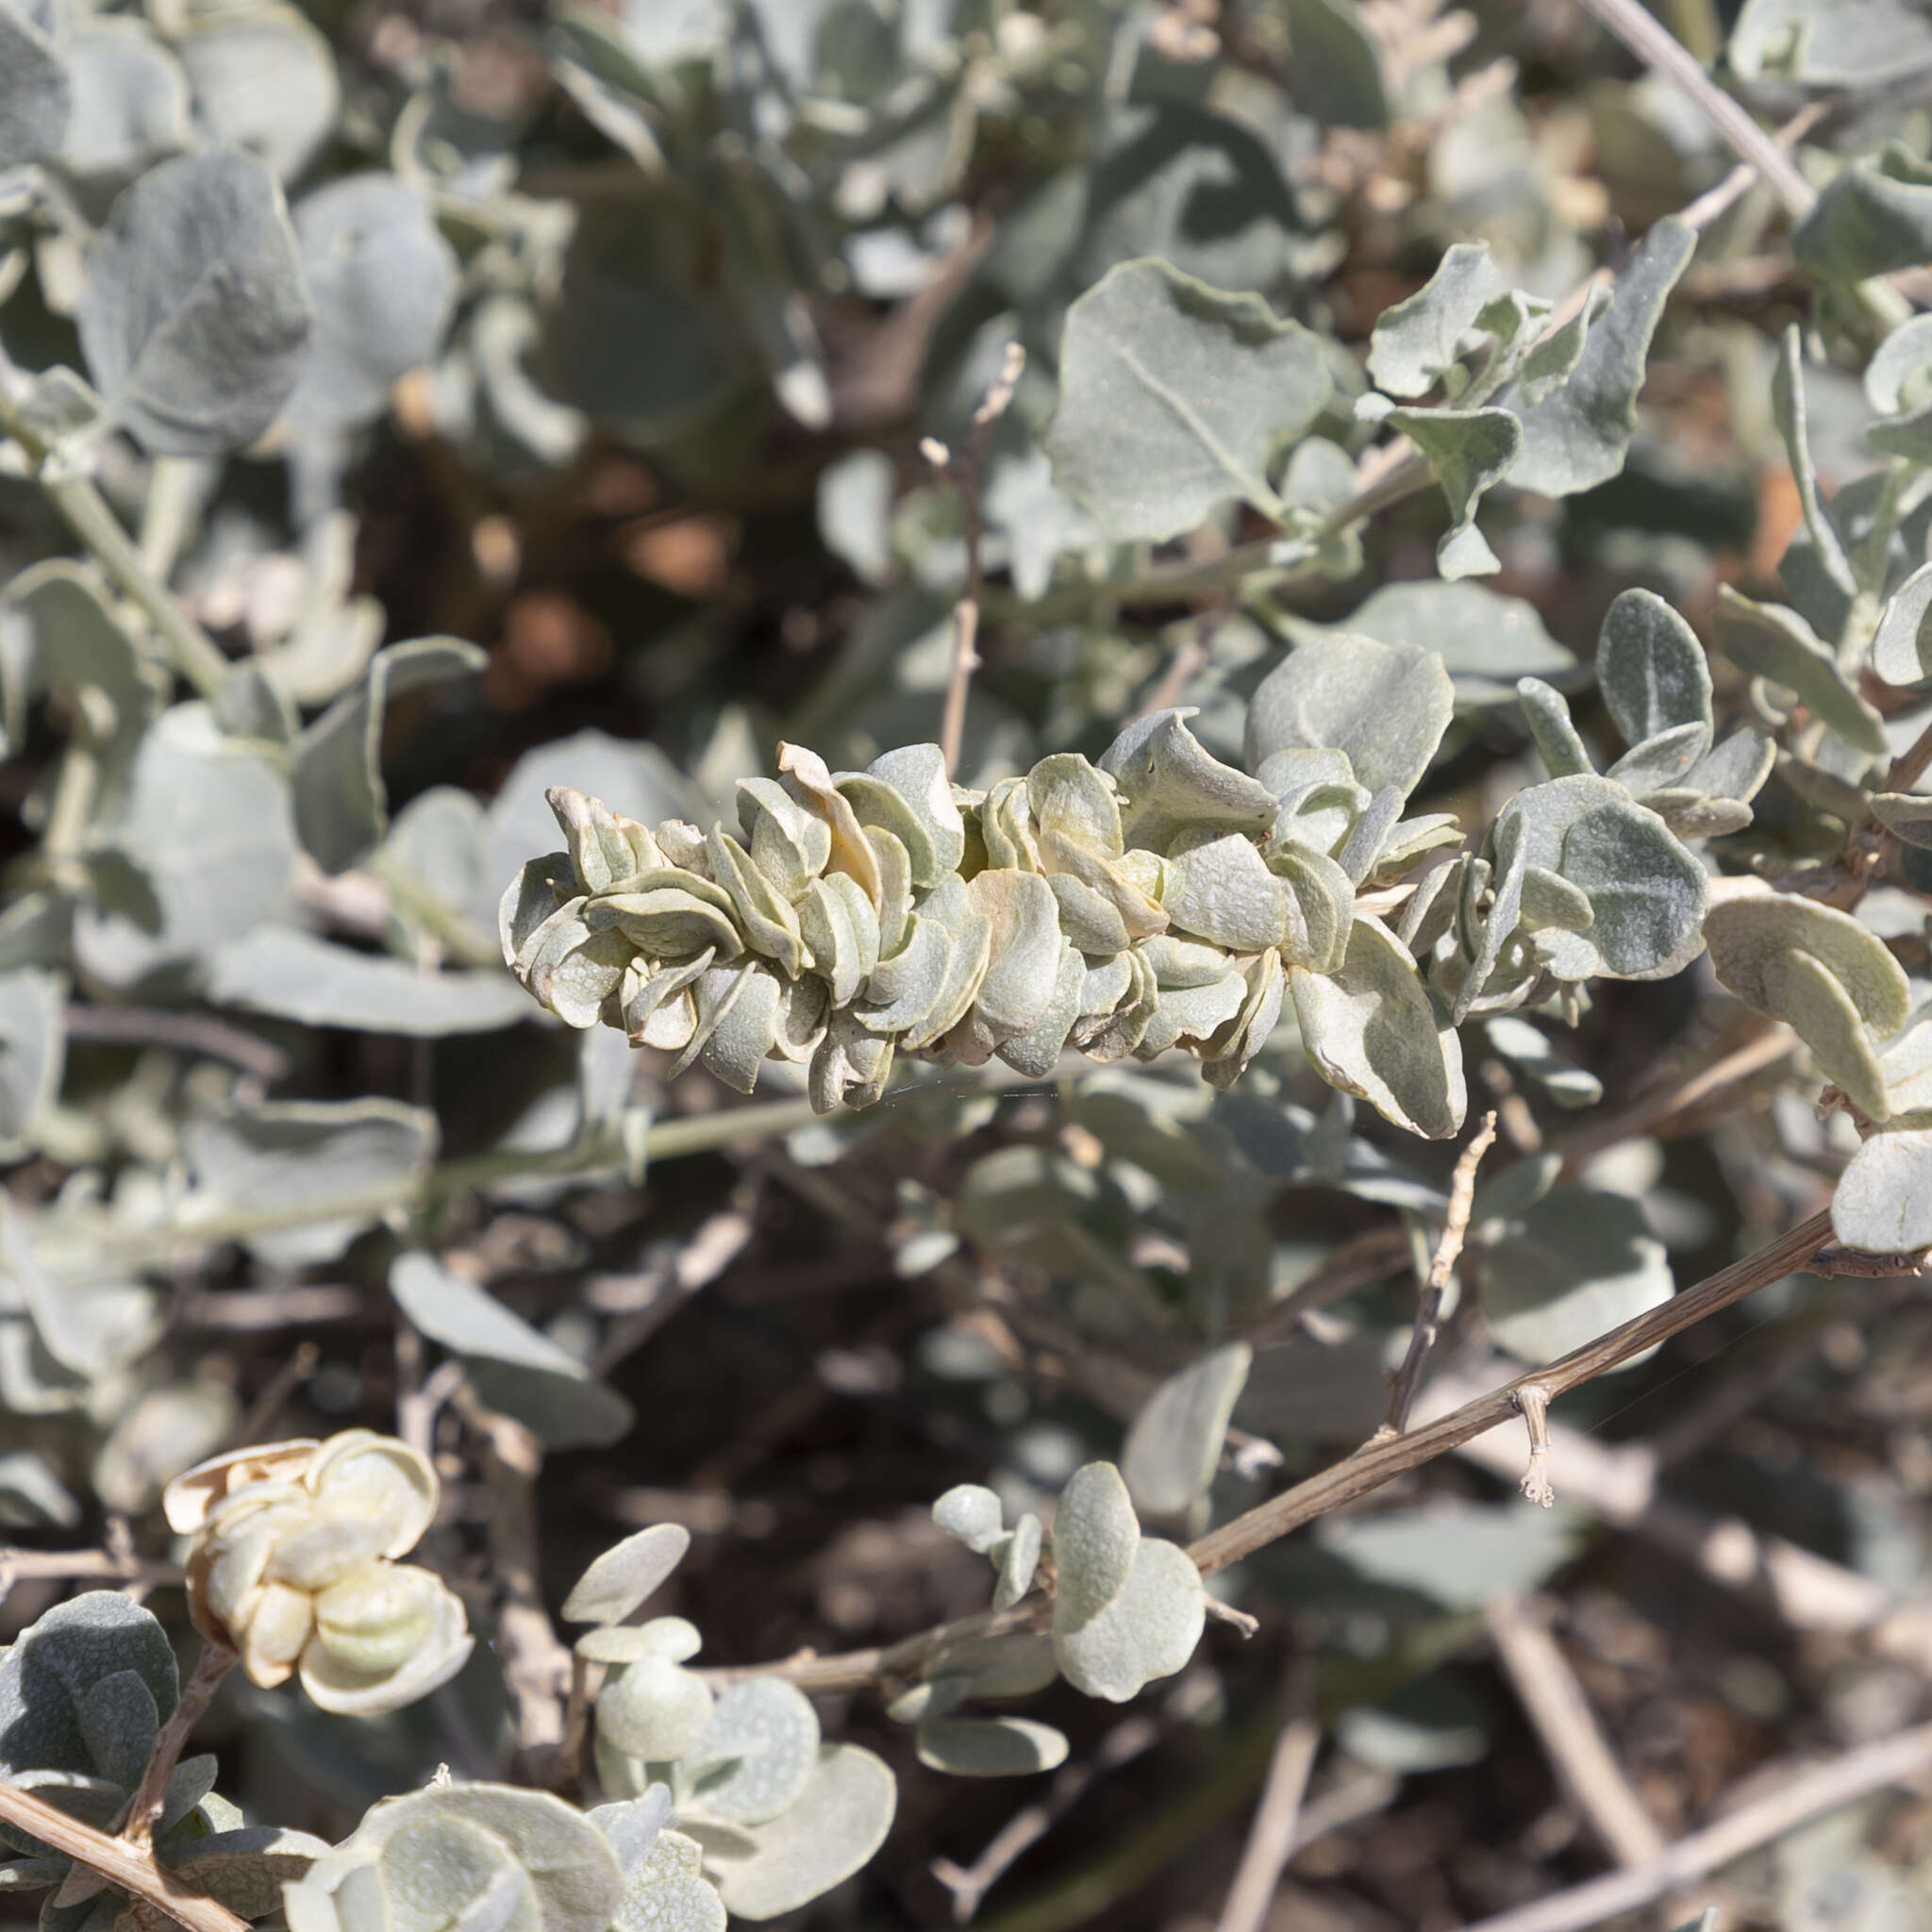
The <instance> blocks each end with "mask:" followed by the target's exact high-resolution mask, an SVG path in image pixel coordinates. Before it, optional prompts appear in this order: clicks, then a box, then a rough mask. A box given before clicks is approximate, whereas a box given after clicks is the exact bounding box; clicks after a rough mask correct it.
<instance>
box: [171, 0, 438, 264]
mask: <svg viewBox="0 0 1932 1932" xmlns="http://www.w3.org/2000/svg"><path fill="white" fill-rule="evenodd" d="M175 52H176V53H177V54H178V55H179V57H180V59H181V64H182V65H183V66H184V67H185V68H186V69H187V70H188V80H189V85H190V86H191V87H192V89H193V91H194V105H195V107H196V108H197V109H198V110H199V112H200V115H201V118H202V120H203V121H204V122H205V123H206V124H207V125H208V128H209V130H210V131H211V132H212V134H213V135H214V138H215V140H216V141H217V142H219V143H220V145H221V146H223V147H225V148H232V149H235V150H238V151H239V152H241V153H242V154H246V155H252V156H253V157H254V158H256V159H257V160H258V161H260V162H262V163H263V164H264V165H265V166H267V167H268V168H269V169H270V170H272V171H273V173H274V174H275V176H276V177H277V178H278V179H280V180H283V181H288V180H291V179H292V178H293V177H294V176H295V175H298V174H300V173H301V171H302V167H303V164H304V163H305V162H307V161H308V158H309V157H310V156H311V155H312V154H313V153H314V152H315V150H316V149H317V148H318V147H319V146H320V145H321V144H322V142H324V141H325V139H326V138H327V136H328V133H329V130H330V128H331V127H333V126H334V125H335V118H336V110H337V108H338V107H339V106H340V104H341V90H340V88H339V87H338V86H337V83H336V63H335V57H334V56H333V55H332V54H331V53H330V52H329V45H328V42H327V41H326V40H325V39H324V38H323V36H322V35H321V34H320V33H318V32H317V31H316V29H315V28H314V27H313V26H311V25H309V24H308V21H307V20H306V19H304V17H303V16H302V14H301V13H300V12H298V11H297V10H296V8H293V7H284V6H278V5H275V4H274V0H253V4H250V5H247V6H242V7H235V8H220V9H218V10H213V11H211V12H210V13H208V14H205V15H203V16H202V17H200V18H199V19H196V20H194V21H193V22H192V24H191V25H190V26H189V29H188V31H187V33H185V34H184V35H183V36H182V37H181V38H180V39H179V40H177V41H176V42H175ZM396 294H397V297H398V299H407V298H408V291H407V290H398V291H396Z"/></svg>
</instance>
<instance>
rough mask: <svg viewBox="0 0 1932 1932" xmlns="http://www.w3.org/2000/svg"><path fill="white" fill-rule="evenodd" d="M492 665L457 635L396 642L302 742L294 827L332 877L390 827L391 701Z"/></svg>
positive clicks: (377, 657) (297, 765)
mask: <svg viewBox="0 0 1932 1932" xmlns="http://www.w3.org/2000/svg"><path fill="white" fill-rule="evenodd" d="M487 661H488V659H487V658H486V657H485V654H484V653H483V652H482V651H480V650H478V649H477V648H476V646H475V644H466V643H464V642H462V641H460V640H458V639H457V638H418V639H415V640H414V641H411V642H408V643H404V644H391V645H390V647H389V648H388V649H387V650H384V651H378V652H377V653H376V654H375V658H372V659H371V660H370V665H369V672H368V675H367V676H366V678H365V679H364V681H363V683H362V685H361V687H360V688H359V689H358V690H357V691H352V692H351V693H350V694H349V695H348V696H346V697H342V698H339V699H337V701H336V702H335V703H334V704H333V705H331V706H330V707H329V708H328V709H327V710H326V711H325V712H324V713H323V714H322V716H321V717H320V718H318V719H317V720H316V721H315V723H314V724H311V725H309V726H308V729H307V730H306V731H304V732H303V734H302V736H301V737H300V738H299V739H298V740H297V741H296V743H295V774H294V791H295V824H296V828H297V830H299V831H300V833H301V835H302V842H303V843H304V844H305V845H306V846H307V847H308V850H309V851H310V852H311V853H312V854H313V855H314V857H315V858H316V859H317V860H318V861H319V862H320V863H321V865H322V867H323V869H324V870H325V871H326V872H341V871H342V870H344V868H346V867H348V866H351V865H353V864H354V863H355V862H356V860H357V859H358V858H361V856H362V855H363V854H364V853H365V852H367V851H368V849H369V848H370V847H371V846H372V845H375V844H376V843H378V842H379V841H381V839H382V836H383V834H384V833H385V832H386V831H388V829H389V792H388V790H387V788H386V787H385V786H384V784H383V782H382V727H383V721H384V719H385V717H386V716H387V714H388V710H389V705H390V701H391V699H392V698H398V697H402V696H404V695H406V694H407V693H408V692H409V691H421V690H423V689H425V687H426V686H429V685H433V684H441V683H443V682H444V681H446V680H447V679H449V678H453V677H461V676H463V675H467V674H470V673H473V672H477V671H480V670H481V669H482V668H483V666H484V664H485V663H486V662H487Z"/></svg>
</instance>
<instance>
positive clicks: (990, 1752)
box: [918, 1717, 1067, 1777]
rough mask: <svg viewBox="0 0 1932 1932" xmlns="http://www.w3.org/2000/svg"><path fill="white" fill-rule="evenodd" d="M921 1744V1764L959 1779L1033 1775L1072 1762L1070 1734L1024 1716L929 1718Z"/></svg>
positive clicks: (923, 1726)
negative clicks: (1068, 1735) (1068, 1740)
mask: <svg viewBox="0 0 1932 1932" xmlns="http://www.w3.org/2000/svg"><path fill="white" fill-rule="evenodd" d="M918 1746H919V1761H920V1763H922V1764H923V1765H924V1766H925V1767H926V1768H927V1769H928V1770H930V1771H943V1772H945V1773H947V1774H950V1775H951V1776H953V1777H1030V1776H1032V1775H1033V1774H1035V1773H1036V1772H1041V1771H1057V1770H1058V1769H1059V1767H1060V1766H1061V1765H1062V1764H1064V1763H1065V1762H1066V1761H1067V1740H1066V1736H1065V1734H1064V1733H1063V1732H1060V1731H1057V1730H1055V1729H1054V1727H1053V1726H1052V1725H1051V1724H1035V1723H1034V1722H1033V1720H1032V1719H1030V1718H1024V1717H991V1718H988V1717H941V1718H928V1719H927V1720H926V1721H925V1722H924V1724H921V1725H920V1727H919V1736H918Z"/></svg>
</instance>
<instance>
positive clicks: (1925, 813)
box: [0, 791, 1932, 984]
mask: <svg viewBox="0 0 1932 1932" xmlns="http://www.w3.org/2000/svg"><path fill="white" fill-rule="evenodd" d="M1867 802H1868V803H1869V804H1870V806H1871V808H1872V816H1873V817H1874V818H1875V819H1876V820H1877V821H1878V823H1879V824H1882V825H1884V826H1885V827H1886V828H1887V829H1888V830H1889V831H1892V832H1895V833H1897V835H1898V836H1899V838H1900V839H1901V840H1902V841H1904V842H1905V843H1906V844H1907V845H1919V846H1932V797H1928V796H1926V794H1925V793H1924V792H1920V791H1912V792H1905V791H1875V792H1874V793H1873V794H1872V796H1871V798H1870V799H1869V800H1868V801H1867ZM0 984H4V982H0Z"/></svg>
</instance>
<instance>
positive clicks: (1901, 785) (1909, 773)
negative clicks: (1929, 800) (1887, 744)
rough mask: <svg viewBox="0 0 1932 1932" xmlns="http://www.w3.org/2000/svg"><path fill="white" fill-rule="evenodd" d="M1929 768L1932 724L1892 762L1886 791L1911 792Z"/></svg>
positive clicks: (1931, 749) (1886, 778)
mask: <svg viewBox="0 0 1932 1932" xmlns="http://www.w3.org/2000/svg"><path fill="white" fill-rule="evenodd" d="M1928 768H1932V724H1928V725H1926V727H1925V728H1924V730H1923V731H1922V732H1920V733H1919V735H1918V737H1916V738H1915V739H1913V740H1912V741H1911V743H1910V744H1909V745H1907V747H1906V749H1905V750H1904V751H1902V752H1900V753H1899V755H1898V757H1897V758H1893V759H1892V761H1891V769H1890V771H1889V772H1887V773H1886V774H1885V789H1886V790H1887V791H1910V790H1911V789H1912V787H1913V786H1914V785H1916V784H1917V783H1918V782H1919V780H1920V779H1921V778H1923V777H1924V775H1925V773H1926V771H1927V769H1928Z"/></svg>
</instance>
